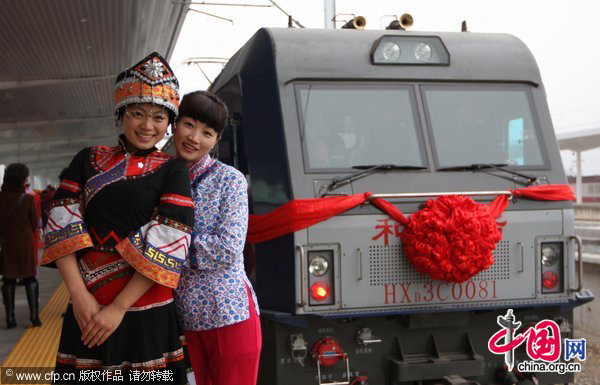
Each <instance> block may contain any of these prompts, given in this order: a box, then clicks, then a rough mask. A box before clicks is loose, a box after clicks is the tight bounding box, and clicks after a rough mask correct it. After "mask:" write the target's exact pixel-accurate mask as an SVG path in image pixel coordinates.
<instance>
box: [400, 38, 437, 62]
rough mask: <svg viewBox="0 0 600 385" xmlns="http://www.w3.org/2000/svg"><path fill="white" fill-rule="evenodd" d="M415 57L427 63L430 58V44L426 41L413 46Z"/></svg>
mask: <svg viewBox="0 0 600 385" xmlns="http://www.w3.org/2000/svg"><path fill="white" fill-rule="evenodd" d="M398 49H400V48H398ZM415 58H417V60H418V61H421V62H423V63H427V62H428V61H429V60H431V46H430V45H429V44H427V43H419V44H417V46H416V47H415Z"/></svg>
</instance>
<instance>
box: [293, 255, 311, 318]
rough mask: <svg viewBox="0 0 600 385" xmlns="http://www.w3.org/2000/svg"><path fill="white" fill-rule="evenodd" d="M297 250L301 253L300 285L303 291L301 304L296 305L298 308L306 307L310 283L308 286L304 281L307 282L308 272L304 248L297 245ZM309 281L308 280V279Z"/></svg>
mask: <svg viewBox="0 0 600 385" xmlns="http://www.w3.org/2000/svg"><path fill="white" fill-rule="evenodd" d="M296 250H298V252H299V253H300V285H301V290H300V292H301V293H302V298H300V302H297V303H296V307H299V308H300V307H304V306H305V305H306V302H305V301H306V298H307V297H308V287H307V286H308V282H306V285H305V284H304V280H305V275H304V272H305V271H306V268H305V266H304V246H302V245H296ZM307 281H308V279H307Z"/></svg>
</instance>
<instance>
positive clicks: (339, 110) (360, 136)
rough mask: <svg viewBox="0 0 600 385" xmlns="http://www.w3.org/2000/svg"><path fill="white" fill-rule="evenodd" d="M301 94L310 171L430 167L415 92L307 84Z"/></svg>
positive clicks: (402, 88)
mask: <svg viewBox="0 0 600 385" xmlns="http://www.w3.org/2000/svg"><path fill="white" fill-rule="evenodd" d="M296 89H297V97H298V105H299V111H300V123H301V124H300V127H301V140H302V144H303V150H304V164H305V169H306V170H307V171H308V172H327V171H335V170H337V169H349V168H352V167H355V166H365V165H378V164H392V165H400V166H421V167H422V166H426V164H425V157H424V155H423V153H424V150H423V144H422V143H423V141H422V139H421V136H420V134H418V132H419V133H420V132H421V131H420V129H419V130H417V123H416V121H415V116H416V113H415V111H416V108H415V97H414V91H413V88H412V87H408V86H387V85H385V86H384V85H358V84H348V85H340V84H336V85H332V84H318V85H316V84H311V85H308V84H307V85H304V84H302V85H297V88H296Z"/></svg>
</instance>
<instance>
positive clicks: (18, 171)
mask: <svg viewBox="0 0 600 385" xmlns="http://www.w3.org/2000/svg"><path fill="white" fill-rule="evenodd" d="M28 176H29V169H28V168H27V166H25V165H24V164H23V163H11V164H9V165H8V166H6V169H5V170H4V183H5V184H10V185H14V186H22V185H24V184H25V181H26V180H27V177H28Z"/></svg>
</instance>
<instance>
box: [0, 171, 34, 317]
mask: <svg viewBox="0 0 600 385" xmlns="http://www.w3.org/2000/svg"><path fill="white" fill-rule="evenodd" d="M28 178H29V169H28V168H27V166H25V165H24V164H22V163H12V164H9V165H8V167H6V170H5V172H4V181H3V184H2V189H1V191H0V238H1V239H2V258H1V260H2V264H1V269H2V271H1V273H2V282H3V285H2V300H3V302H4V308H5V310H6V327H7V328H8V329H11V328H14V327H15V326H17V320H16V318H15V287H16V283H17V279H22V280H23V282H24V283H25V292H26V294H27V302H28V304H29V312H30V317H29V318H30V320H31V323H32V325H33V326H41V325H42V322H41V321H40V318H39V314H38V313H39V303H38V297H39V284H38V281H37V279H36V277H35V276H36V267H37V256H36V255H35V239H34V236H35V230H36V228H37V225H38V215H37V209H36V207H35V199H34V197H33V195H31V194H27V193H26V188H27V187H26V186H27V185H28V183H27V181H28Z"/></svg>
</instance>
